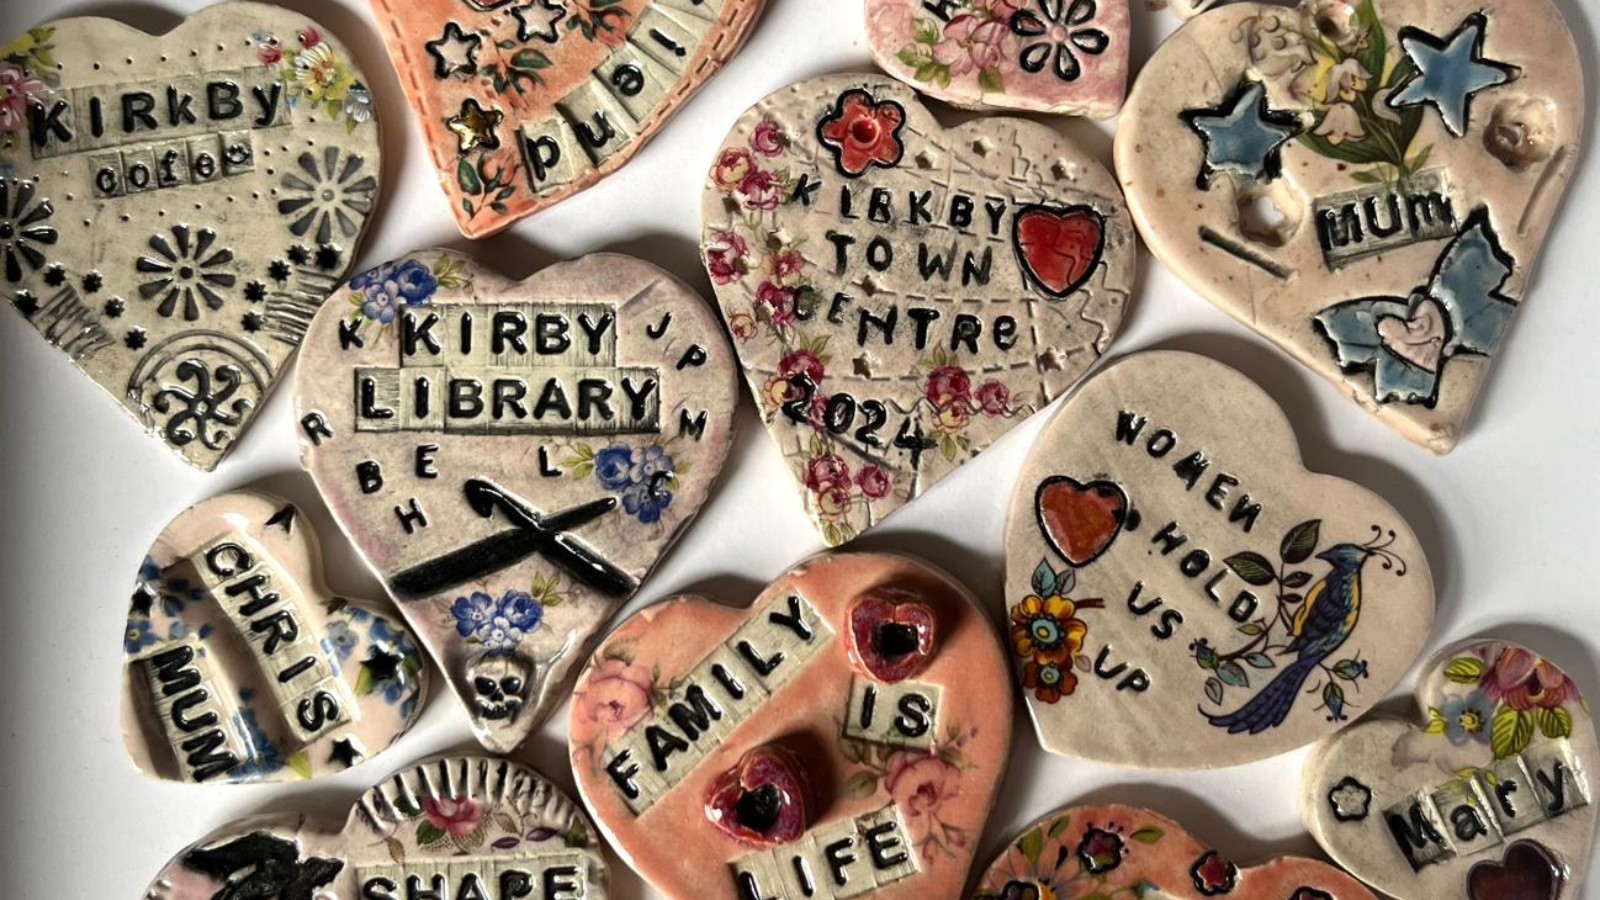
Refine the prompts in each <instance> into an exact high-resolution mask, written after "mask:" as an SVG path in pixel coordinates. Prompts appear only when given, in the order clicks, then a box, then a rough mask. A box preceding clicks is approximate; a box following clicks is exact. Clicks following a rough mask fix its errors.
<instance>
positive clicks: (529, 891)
mask: <svg viewBox="0 0 1600 900" xmlns="http://www.w3.org/2000/svg"><path fill="white" fill-rule="evenodd" d="M338 827H339V826H338V823H337V822H329V821H324V820H321V819H317V818H313V817H309V816H300V815H294V814H284V813H277V814H271V815H260V816H253V817H251V818H247V819H243V820H240V821H238V822H235V823H233V824H231V825H228V826H226V827H224V828H222V829H220V830H218V831H215V832H213V833H212V834H210V835H208V836H206V837H205V838H204V839H203V840H201V841H200V842H198V843H196V844H194V845H193V846H191V847H188V848H186V849H185V850H183V851H182V852H180V853H179V854H178V855H177V856H176V857H174V858H173V859H172V861H171V862H169V863H167V864H166V866H165V867H164V868H162V870H161V872H160V874H158V875H157V876H156V878H155V881H153V882H152V883H151V885H150V888H149V890H147V891H146V892H145V894H144V895H143V896H144V897H145V898H146V900H252V898H261V900H313V898H332V897H337V898H351V900H354V898H358V897H359V898H361V900H431V898H450V900H467V898H494V900H515V898H539V900H605V897H606V890H607V882H608V880H609V873H608V871H607V868H606V862H605V857H604V856H602V855H601V851H600V844H599V840H598V839H597V837H596V836H595V833H594V827H593V826H592V825H590V823H589V818H588V817H587V816H585V815H584V813H583V810H582V809H580V808H579V807H578V805H577V804H575V803H573V802H572V801H571V800H569V799H567V797H566V796H565V795H564V794H562V793H561V791H560V789H559V788H557V787H556V786H555V785H553V784H551V783H550V782H549V781H547V780H545V778H544V776H542V775H540V774H539V773H538V772H535V771H534V770H532V769H529V768H526V767H524V766H520V765H517V764H516V763H512V762H509V761H507V760H503V759H495V758H493V757H488V756H445V757H439V758H436V759H431V760H427V761H424V762H420V763H418V764H417V765H415V766H413V767H411V768H409V769H406V770H403V771H401V772H396V773H395V774H394V775H391V776H390V777H389V778H388V779H386V780H385V781H384V782H383V783H381V784H379V785H378V786H376V787H374V788H372V789H370V790H368V791H367V792H366V793H364V794H362V795H361V797H360V798H359V799H358V800H357V801H356V803H355V806H354V807H353V808H352V809H351V810H350V815H349V817H348V818H347V819H346V821H345V823H344V828H343V830H338Z"/></svg>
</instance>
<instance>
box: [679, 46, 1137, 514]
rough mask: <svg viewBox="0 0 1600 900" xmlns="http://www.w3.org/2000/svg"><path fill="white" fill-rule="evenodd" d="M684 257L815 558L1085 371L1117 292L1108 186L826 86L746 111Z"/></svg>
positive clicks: (1126, 256) (1043, 148) (982, 126)
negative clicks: (712, 302) (698, 253)
mask: <svg viewBox="0 0 1600 900" xmlns="http://www.w3.org/2000/svg"><path fill="white" fill-rule="evenodd" d="M701 213H702V227H703V232H702V235H701V249H702V252H703V253H704V256H705V261H706V268H707V270H708V271H709V272H710V274H711V279H712V281H713V282H714V285H715V290H716V294H717V299H718V302H719V303H720V304H721V307H722V315H723V317H724V318H725V319H726V320H727V323H728V327H729V330H730V331H731V332H732V333H733V336H734V339H735V340H736V342H737V349H738V351H739V358H740V362H741V364H742V365H743V367H744V373H745V378H746V379H747V380H748V382H749V384H750V388H751V390H752V392H753V393H754V394H755V396H756V402H757V405H758V407H759V408H760V410H761V414H762V418H763V419H764V420H765V421H766V423H767V430H768V431H769V432H770V433H771V435H772V438H773V440H775V441H776V442H777V444H778V447H779V449H780V451H781V452H782V453H783V455H784V458H785V460H786V461H787V462H788V465H789V468H790V470H791V471H793V472H794V474H795V478H796V479H797V480H798V481H799V483H800V487H801V489H802V495H803V497H804V501H805V506H806V510H807V512H809V513H810V514H811V517H812V519H813V520H814V521H815V523H816V526H817V528H818V529H819V530H820V531H821V532H822V535H823V537H824V539H826V540H827V542H828V543H829V544H839V543H842V542H844V541H847V540H849V539H851V538H852V537H854V536H855V535H857V534H859V533H861V532H862V531H864V530H866V529H867V528H869V527H871V526H872V525H874V524H876V523H877V522H879V521H880V520H882V519H883V517H884V516H886V515H889V514H890V513H892V512H893V511H894V510H896V509H899V508H900V507H901V506H903V505H905V504H906V503H907V502H909V501H911V500H913V499H915V498H916V497H918V496H921V495H922V493H923V492H924V491H926V490H928V489H929V488H930V487H932V486H933V485H935V484H937V483H938V482H939V481H940V480H941V479H943V478H944V477H945V476H946V475H948V474H950V472H952V471H954V469H955V468H956V467H957V466H959V465H960V464H961V463H963V462H965V461H967V460H968V459H971V458H972V457H973V456H975V455H977V454H978V453H979V452H981V451H982V450H983V449H984V448H985V447H987V446H989V444H990V443H992V442H993V441H994V440H995V439H996V438H998V437H999V436H1000V435H1002V434H1004V433H1005V432H1006V431H1008V430H1010V429H1011V427H1012V426H1014V425H1016V424H1017V423H1019V422H1021V421H1022V420H1023V419H1024V418H1026V417H1027V416H1028V415H1030V414H1032V413H1034V412H1036V411H1038V410H1040V409H1043V408H1044V407H1045V405H1046V404H1048V403H1049V402H1050V401H1051V400H1053V399H1054V398H1055V397H1057V396H1059V395H1060V394H1061V393H1062V392H1064V391H1065V390H1066V389H1067V388H1068V387H1070V386H1071V385H1072V383H1073V382H1074V381H1075V380H1076V379H1077V378H1078V376H1080V375H1082V374H1083V373H1084V372H1085V371H1087V369H1088V368H1089V366H1090V365H1092V364H1093V363H1094V362H1095V361H1096V360H1097V359H1099V358H1100V356H1101V354H1103V353H1104V352H1105V350H1106V348H1107V346H1108V345H1109V344H1110V342H1111V339H1112V338H1113V337H1114V336H1115V335H1116V332H1117V329H1118V327H1119V326H1120V325H1121V323H1122V316H1123V312H1124V310H1125V309H1126V308H1127V305H1128V292H1129V291H1130V289H1131V287H1132V283H1133V260H1134V240H1133V229H1132V227H1131V225H1130V224H1129V219H1128V216H1127V212H1126V210H1125V209H1124V207H1123V205H1122V199H1121V197H1120V196H1119V195H1118V192H1117V188H1116V185H1115V183H1114V182H1113V181H1112V179H1111V177H1110V175H1109V174H1108V173H1107V172H1106V171H1105V170H1104V169H1103V168H1102V167H1101V166H1100V165H1099V164H1098V163H1097V162H1095V161H1094V160H1093V159H1091V158H1090V157H1089V156H1088V155H1087V154H1085V153H1084V152H1083V151H1082V150H1081V149H1079V148H1078V147H1076V146H1074V145H1073V144H1072V143H1070V142H1068V141H1067V140H1066V139H1065V138H1063V137H1061V136H1060V135H1059V134H1057V133H1056V132H1055V131H1053V130H1051V129H1049V128H1046V127H1045V126H1043V125H1039V124H1037V123H1034V122H1028V121H1025V120H1021V119H980V120H977V121H974V122H971V123H968V124H967V125H965V126H962V127H961V128H957V129H954V130H950V131H946V130H945V129H943V128H942V127H941V126H940V125H939V123H938V122H937V121H935V120H934V118H933V116H932V115H930V114H929V113H928V111H927V110H926V109H925V108H924V107H923V106H922V105H921V104H920V103H918V102H917V99H916V95H915V94H913V93H912V92H911V91H910V90H909V89H907V88H906V87H904V86H903V85H900V84H897V83H896V82H893V81H890V80H888V79H886V78H882V77H874V76H860V75H835V76H829V77H826V78H817V79H813V80H811V81H806V82H802V83H800V84H796V85H792V86H790V87H788V88H785V89H784V90H781V91H779V92H777V93H775V94H773V95H772V96H770V97H768V98H767V99H765V100H763V101H762V102H761V103H759V104H757V105H756V106H755V107H754V108H753V109H751V110H749V111H748V112H746V113H745V114H744V116H743V117H742V118H741V119H740V120H739V122H738V124H737V125H735V126H734V129H733V132H732V134H731V135H729V137H728V140H727V141H726V142H725V143H724V144H723V148H722V150H721V152H720V153H719V154H718V157H717V162H716V164H715V166H714V167H713V169H712V171H711V175H710V178H709V179H708V180H707V183H706V188H705V194H704V200H703V205H702V209H701Z"/></svg>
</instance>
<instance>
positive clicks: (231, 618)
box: [122, 491, 428, 782]
mask: <svg viewBox="0 0 1600 900" xmlns="http://www.w3.org/2000/svg"><path fill="white" fill-rule="evenodd" d="M122 645H123V649H124V651H125V652H126V653H127V657H128V661H127V665H126V666H125V667H124V669H123V690H122V729H123V739H124V742H125V744H126V746H127V750H128V755H129V756H131V757H132V758H133V761H134V763H135V764H136V765H137V766H138V767H139V768H140V769H141V770H142V771H144V772H146V773H149V774H151V775H154V776H157V777H160V778H168V779H172V780H176V781H190V782H228V781H232V782H259V781H285V780H297V779H303V778H314V777H316V776H319V775H326V774H331V773H335V772H342V771H344V770H345V769H347V768H349V767H351V766H353V765H355V764H356V763H358V762H360V761H361V760H363V759H366V758H367V757H369V756H372V755H375V754H377V753H378V752H379V751H381V750H383V749H384V748H385V747H388V746H389V744H390V743H392V742H393V741H394V740H395V739H396V738H398V737H399V736H400V735H401V734H404V733H405V731H406V729H408V728H410V727H411V724H412V723H413V722H414V721H416V718H417V714H418V712H420V709H419V706H420V704H421V701H422V698H424V697H425V696H427V685H428V670H427V663H426V662H425V661H424V660H423V657H422V652H421V651H420V650H419V649H418V648H417V644H416V639H415V638H414V637H413V636H412V634H411V632H410V630H409V629H407V628H406V627H405V625H403V624H401V623H400V621H399V616H398V615H397V614H396V613H395V611H394V609H393V608H392V607H389V605H388V604H387V603H381V604H380V603H373V602H369V601H359V600H348V599H345V598H344V597H337V596H334V595H333V593H332V592H330V591H329V590H328V587H327V585H325V584H323V581H322V560H321V553H320V551H319V549H318V546H317V537H316V534H315V533H314V532H312V530H311V525H310V523H309V522H307V521H305V520H304V518H303V517H302V516H300V515H299V511H298V510H297V509H296V508H295V506H294V504H292V503H289V502H288V501H286V500H282V499H280V498H278V497H274V496H271V495H269V494H264V493H260V492H257V491H232V492H230V493H226V494H219V495H217V496H215V497H212V498H210V499H208V500H205V501H204V502H201V503H199V504H196V505H195V506H192V507H190V508H189V509H187V510H185V511H184V512H183V513H182V514H181V515H179V516H178V517H177V518H176V519H173V520H172V522H171V523H170V524H169V525H167V527H166V528H165V529H164V530H163V531H162V532H161V536H160V537H159V538H157V539H156V542H155V545H154V546H152V547H151V548H150V551H149V552H148V553H147V554H146V555H145V558H144V562H143V563H142V564H141V565H140V566H139V574H138V577H137V578H136V579H135V581H134V588H133V604H132V608H130V609H129V611H128V625H127V631H126V632H125V633H124V635H123V640H122Z"/></svg>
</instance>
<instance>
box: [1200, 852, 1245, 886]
mask: <svg viewBox="0 0 1600 900" xmlns="http://www.w3.org/2000/svg"><path fill="white" fill-rule="evenodd" d="M1189 874H1190V875H1191V876H1193V877H1194V887H1195V890H1197V891H1199V892H1200V893H1201V895H1202V896H1206V897H1215V896H1218V895H1219V894H1226V893H1228V892H1229V891H1231V890H1233V886H1234V883H1235V882H1236V881H1238V879H1239V867H1238V866H1236V865H1234V864H1233V863H1231V862H1229V861H1228V860H1226V859H1223V858H1222V856H1221V855H1220V854H1218V853H1217V851H1215V850H1207V851H1206V852H1205V854H1204V855H1202V856H1201V857H1200V858H1199V859H1197V860H1195V863H1194V867H1193V868H1191V869H1190V870H1189Z"/></svg>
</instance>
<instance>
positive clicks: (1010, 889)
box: [972, 805, 1376, 900]
mask: <svg viewBox="0 0 1600 900" xmlns="http://www.w3.org/2000/svg"><path fill="white" fill-rule="evenodd" d="M1123 896H1127V897H1148V896H1155V897H1161V898H1170V900H1203V898H1206V897H1229V898H1232V900H1376V898H1374V897H1373V895H1372V892H1370V891H1368V890H1367V889H1366V888H1365V887H1362V886H1361V882H1359V881H1356V880H1355V879H1354V878H1351V877H1350V876H1349V875H1347V874H1345V873H1344V872H1342V871H1340V870H1339V869H1337V868H1335V867H1334V866H1330V865H1328V864H1327V863H1324V862H1319V861H1317V860H1314V859H1305V858H1303V857H1299V856H1278V857H1273V858H1272V859H1269V860H1267V861H1265V862H1262V863H1258V864H1256V865H1253V866H1240V865H1238V864H1237V863H1235V862H1233V861H1232V860H1230V859H1228V858H1227V857H1225V856H1223V855H1221V854H1220V853H1218V852H1217V851H1216V850H1213V849H1212V848H1211V847H1209V846H1207V845H1206V844H1205V843H1204V842H1202V841H1201V840H1199V839H1198V838H1196V837H1195V836H1194V835H1192V834H1190V833H1189V832H1188V831H1186V830H1184V827H1183V826H1182V825H1180V824H1178V823H1177V822H1174V821H1172V820H1171V819H1168V818H1166V817H1164V816H1161V815H1157V814H1156V813H1153V812H1151V811H1149V810H1147V809H1139V808H1137V807H1132V806H1116V805H1113V806H1072V807H1067V808H1064V809H1058V810H1056V811H1054V812H1052V813H1049V814H1048V815H1046V816H1044V817H1043V818H1041V819H1039V820H1038V821H1036V822H1034V823H1033V824H1031V825H1029V826H1028V827H1027V828H1026V829H1025V830H1024V831H1023V832H1022V834H1021V835H1019V836H1018V837H1017V838H1016V839H1015V840H1013V841H1012V842H1011V843H1010V844H1008V845H1006V849H1005V851H1004V852H1002V853H1001V854H1000V857H999V858H998V859H996V860H995V861H994V862H993V863H991V864H990V866H989V869H988V871H987V872H985V873H984V875H983V880H982V881H980V882H979V883H978V889H977V891H976V892H975V893H974V894H973V895H972V900H1043V898H1056V897H1061V898H1065V897H1123Z"/></svg>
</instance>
